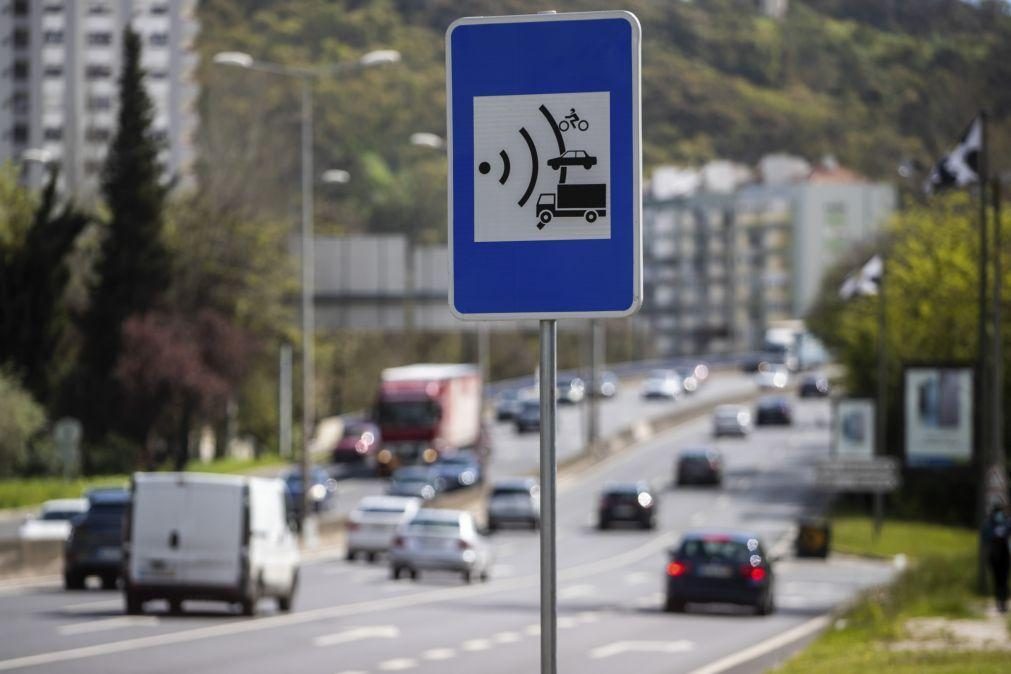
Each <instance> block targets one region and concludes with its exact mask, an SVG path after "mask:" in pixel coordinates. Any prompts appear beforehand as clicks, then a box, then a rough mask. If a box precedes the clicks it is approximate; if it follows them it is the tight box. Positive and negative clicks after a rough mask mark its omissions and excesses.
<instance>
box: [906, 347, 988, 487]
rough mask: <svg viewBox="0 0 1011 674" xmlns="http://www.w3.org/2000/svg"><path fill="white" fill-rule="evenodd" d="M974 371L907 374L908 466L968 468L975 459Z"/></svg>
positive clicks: (924, 369)
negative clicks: (973, 436)
mask: <svg viewBox="0 0 1011 674" xmlns="http://www.w3.org/2000/svg"><path fill="white" fill-rule="evenodd" d="M973 386H974V382H973V371H972V368H970V367H964V366H944V365H942V366H930V365H926V366H910V367H907V368H906V370H905V413H906V464H907V465H909V466H912V467H932V466H952V465H961V464H967V463H969V461H970V460H971V459H972V441H973V438H972V427H973V419H974V413H975V410H974V409H973V403H974V398H973V390H974V389H973Z"/></svg>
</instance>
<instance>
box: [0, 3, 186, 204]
mask: <svg viewBox="0 0 1011 674" xmlns="http://www.w3.org/2000/svg"><path fill="white" fill-rule="evenodd" d="M195 12H196V0H0V162H4V161H6V160H9V159H14V160H15V161H19V160H21V159H22V157H23V155H24V152H25V151H26V150H29V149H33V150H35V149H41V150H45V152H46V153H47V154H48V156H49V157H50V158H51V160H52V161H54V162H57V163H58V164H59V166H60V176H61V187H62V188H63V189H64V190H65V191H66V192H68V193H71V194H74V195H76V196H77V197H78V198H81V199H85V200H87V199H90V198H91V197H93V196H94V195H95V194H96V193H97V191H98V187H99V179H100V174H101V168H102V163H103V160H104V158H105V154H106V150H107V148H108V145H109V142H110V140H111V139H112V137H113V135H114V134H115V131H116V114H117V105H118V100H119V73H120V67H121V63H120V62H121V59H122V46H123V45H122V41H123V29H124V27H125V26H126V25H127V24H128V23H129V24H130V25H132V27H133V29H134V30H135V31H136V32H137V33H138V34H139V35H140V37H141V40H142V44H143V52H142V66H143V68H144V70H145V71H146V73H147V76H146V78H145V81H146V84H147V90H148V93H149V95H150V96H151V100H152V102H153V104H154V109H155V118H154V133H155V134H156V136H157V137H158V138H159V139H160V140H161V141H162V143H163V150H162V154H161V156H160V159H161V162H162V165H163V166H164V168H165V174H166V177H167V178H173V179H176V180H177V181H178V184H180V185H182V186H187V185H190V184H192V180H193V174H192V167H193V162H194V158H195V150H194V135H195V132H196V126H197V113H196V103H197V94H198V88H197V83H196V79H195V70H196V65H197V55H196V52H195V50H194V40H195V38H196V35H197V31H198V28H199V25H198V23H197V19H196V15H195ZM25 176H26V180H27V182H28V184H29V185H31V186H35V187H37V186H39V185H40V184H42V182H43V180H44V176H45V169H44V167H43V166H41V165H40V164H37V163H28V164H26V165H25Z"/></svg>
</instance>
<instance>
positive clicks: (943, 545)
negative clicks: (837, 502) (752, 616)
mask: <svg viewBox="0 0 1011 674" xmlns="http://www.w3.org/2000/svg"><path fill="white" fill-rule="evenodd" d="M833 538H834V547H835V551H836V552H841V553H848V554H857V555H865V556H875V557H894V556H896V555H904V558H900V559H904V560H905V569H904V570H903V571H902V572H901V573H900V574H899V576H898V578H897V579H896V581H895V582H894V583H892V584H891V585H889V586H886V587H883V588H878V589H875V590H872V591H870V592H869V593H867V594H865V595H864V596H863V597H862V598H860V599H859V600H858V601H857V603H856V604H854V605H853V606H852V607H851V608H850V609H849V610H847V611H846V612H845V613H844V614H843V615H842V616H840V617H839V618H838V619H837V620H836V621H835V623H834V625H833V626H831V627H830V628H829V630H828V631H827V632H826V633H825V634H823V635H822V636H821V637H819V638H818V639H817V640H816V641H815V642H814V643H812V644H811V645H810V646H809V647H808V648H807V649H805V650H804V651H801V652H800V653H799V654H797V655H796V656H794V657H793V658H791V659H790V660H789V661H788V662H787V663H785V664H784V665H783V666H782V667H781V668H779V669H777V670H776V672H778V673H779V674H819V673H828V672H831V673H833V674H836V673H843V672H860V673H861V674H862V673H863V672H884V671H887V672H889V674H913V673H914V672H915V673H917V674H919V673H921V672H925V673H929V674H942V673H943V674H948V673H952V674H954V673H955V672H974V673H982V674H990V673H991V672H992V673H993V674H996V673H998V672H1008V671H1009V670H1011V635H1009V633H1008V624H1007V622H1006V620H1005V619H1004V618H1003V616H998V615H995V614H993V611H992V609H990V606H991V602H990V601H989V600H988V598H984V597H982V596H980V595H978V594H976V592H975V586H976V546H977V534H976V532H975V531H973V530H971V529H963V528H959V527H950V526H942V525H934V524H926V523H920V522H902V521H888V522H886V523H885V526H884V528H883V530H882V532H881V537H880V538H879V539H878V540H874V538H873V535H872V524H871V520H870V519H869V518H863V517H839V518H835V519H834V520H833Z"/></svg>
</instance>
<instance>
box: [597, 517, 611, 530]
mask: <svg viewBox="0 0 1011 674" xmlns="http://www.w3.org/2000/svg"><path fill="white" fill-rule="evenodd" d="M609 526H611V523H610V522H608V521H607V520H604V519H602V520H600V521H599V522H597V528H598V529H600V530H601V531H603V530H605V529H607V528H608V527H609Z"/></svg>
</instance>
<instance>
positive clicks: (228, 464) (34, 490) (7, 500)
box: [0, 454, 285, 508]
mask: <svg viewBox="0 0 1011 674" xmlns="http://www.w3.org/2000/svg"><path fill="white" fill-rule="evenodd" d="M284 464H285V461H284V459H282V458H281V457H279V456H277V455H276V454H267V455H264V456H261V457H260V458H258V459H251V460H248V461H247V460H238V459H221V460H219V461H213V462H211V463H198V462H195V461H194V462H191V463H190V464H189V465H188V466H187V469H188V470H194V471H199V472H201V473H238V474H243V473H255V472H259V471H261V470H263V469H265V468H271V467H275V466H282V465H284ZM129 481H130V478H129V476H127V475H101V476H97V477H87V478H81V479H77V480H63V479H61V478H57V477H40V478H23V479H21V478H18V479H10V480H0V508H24V507H29V506H34V505H38V504H40V503H42V502H43V501H48V500H49V499H54V498H77V497H79V496H81V495H83V494H84V492H86V491H87V490H89V489H94V488H95V487H125V486H126V485H127V483H128V482H129Z"/></svg>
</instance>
